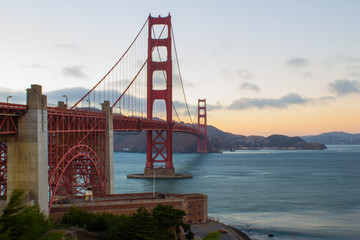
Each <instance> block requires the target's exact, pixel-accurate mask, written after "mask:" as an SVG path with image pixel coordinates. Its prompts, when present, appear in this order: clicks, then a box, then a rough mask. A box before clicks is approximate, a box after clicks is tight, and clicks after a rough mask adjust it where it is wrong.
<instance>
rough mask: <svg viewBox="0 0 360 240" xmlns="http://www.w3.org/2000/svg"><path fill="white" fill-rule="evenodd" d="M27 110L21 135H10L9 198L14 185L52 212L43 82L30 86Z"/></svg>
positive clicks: (45, 98)
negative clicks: (50, 208) (50, 207)
mask: <svg viewBox="0 0 360 240" xmlns="http://www.w3.org/2000/svg"><path fill="white" fill-rule="evenodd" d="M26 104H27V106H28V110H27V112H26V114H25V115H24V116H23V117H21V118H20V119H19V122H18V136H17V137H15V136H9V137H8V152H7V154H8V162H7V164H8V168H7V171H8V172H7V199H8V200H9V198H10V196H11V194H12V192H13V191H14V190H15V189H23V190H25V192H26V200H27V201H30V202H31V203H34V204H38V205H39V206H40V210H41V211H42V212H44V213H45V214H46V215H48V214H49V178H48V171H49V169H48V166H49V164H48V118H47V97H46V96H45V95H42V94H41V86H40V85H31V88H30V89H27V96H26Z"/></svg>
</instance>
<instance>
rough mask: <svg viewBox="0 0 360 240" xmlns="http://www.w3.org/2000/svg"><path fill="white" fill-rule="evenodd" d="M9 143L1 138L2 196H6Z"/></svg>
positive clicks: (0, 175) (0, 177) (0, 192)
mask: <svg viewBox="0 0 360 240" xmlns="http://www.w3.org/2000/svg"><path fill="white" fill-rule="evenodd" d="M6 168H7V143H6V142H3V141H2V140H1V139H0V196H6V187H7V186H6V184H7V181H6V179H7V177H6V173H7V170H6Z"/></svg>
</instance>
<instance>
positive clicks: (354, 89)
mask: <svg viewBox="0 0 360 240" xmlns="http://www.w3.org/2000/svg"><path fill="white" fill-rule="evenodd" d="M329 88H330V90H331V91H332V92H335V93H336V94H337V95H339V96H345V95H348V94H353V93H355V94H359V93H360V82H359V81H350V80H346V79H344V80H335V81H334V82H331V83H329Z"/></svg>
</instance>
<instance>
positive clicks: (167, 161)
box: [144, 15, 175, 176]
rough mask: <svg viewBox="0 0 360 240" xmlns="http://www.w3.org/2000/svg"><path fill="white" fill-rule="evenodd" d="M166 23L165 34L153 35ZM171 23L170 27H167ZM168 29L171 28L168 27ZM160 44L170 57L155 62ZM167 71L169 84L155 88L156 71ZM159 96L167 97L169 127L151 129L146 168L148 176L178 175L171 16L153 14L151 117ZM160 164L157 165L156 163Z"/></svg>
mask: <svg viewBox="0 0 360 240" xmlns="http://www.w3.org/2000/svg"><path fill="white" fill-rule="evenodd" d="M154 25H165V26H164V28H163V29H164V30H163V31H162V33H163V34H166V32H167V36H165V38H164V37H162V36H159V38H153V37H152V32H153V26H154ZM166 27H167V29H166ZM166 30H167V31H166ZM156 47H165V48H166V50H167V51H166V52H167V58H166V59H163V61H161V60H160V61H159V62H157V61H156V62H155V61H154V60H153V58H152V56H153V51H154V49H155V48H156ZM155 71H164V72H165V74H164V76H165V78H166V79H165V81H166V88H165V89H161V90H158V89H154V72H155ZM155 100H164V101H165V106H166V121H167V122H168V123H169V128H168V129H167V130H155V131H147V161H146V167H145V171H144V175H145V176H152V175H153V174H154V171H156V175H164V176H174V175H175V170H174V166H173V162H172V125H173V123H172V59H171V16H170V15H168V16H167V17H158V18H155V17H151V16H149V37H148V62H147V118H148V119H152V118H153V109H154V101H155ZM154 164H156V166H154Z"/></svg>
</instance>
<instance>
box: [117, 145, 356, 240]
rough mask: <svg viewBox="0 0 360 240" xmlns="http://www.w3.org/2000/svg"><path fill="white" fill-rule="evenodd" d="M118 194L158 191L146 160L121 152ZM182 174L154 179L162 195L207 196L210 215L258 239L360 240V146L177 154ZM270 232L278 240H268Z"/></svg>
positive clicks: (175, 157)
mask: <svg viewBox="0 0 360 240" xmlns="http://www.w3.org/2000/svg"><path fill="white" fill-rule="evenodd" d="M114 161H115V192H116V193H133V192H152V190H153V180H146V179H127V178H126V174H128V173H142V172H143V170H144V167H145V162H146V155H145V154H141V153H115V154H114ZM173 161H174V165H175V170H176V172H177V173H190V174H192V175H193V176H194V177H193V178H192V179H182V180H155V187H156V191H157V192H173V193H204V194H207V195H208V213H209V216H211V217H213V218H216V219H219V220H220V221H222V222H224V223H226V224H230V225H232V226H235V227H237V228H238V229H240V230H242V231H244V232H246V233H247V234H248V235H250V236H251V237H252V238H254V239H304V240H310V239H311V240H325V239H327V240H335V239H336V240H337V239H346V240H352V239H354V240H355V239H360V146H359V145H357V146H337V145H329V146H328V149H327V150H323V151H315V150H314V151H297V150H291V151H290V150H288V151H282V150H257V151H256V150H254V151H251V150H248V151H245V150H244V151H236V152H224V153H223V154H174V156H173ZM268 234H273V235H274V237H272V238H269V237H268Z"/></svg>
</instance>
